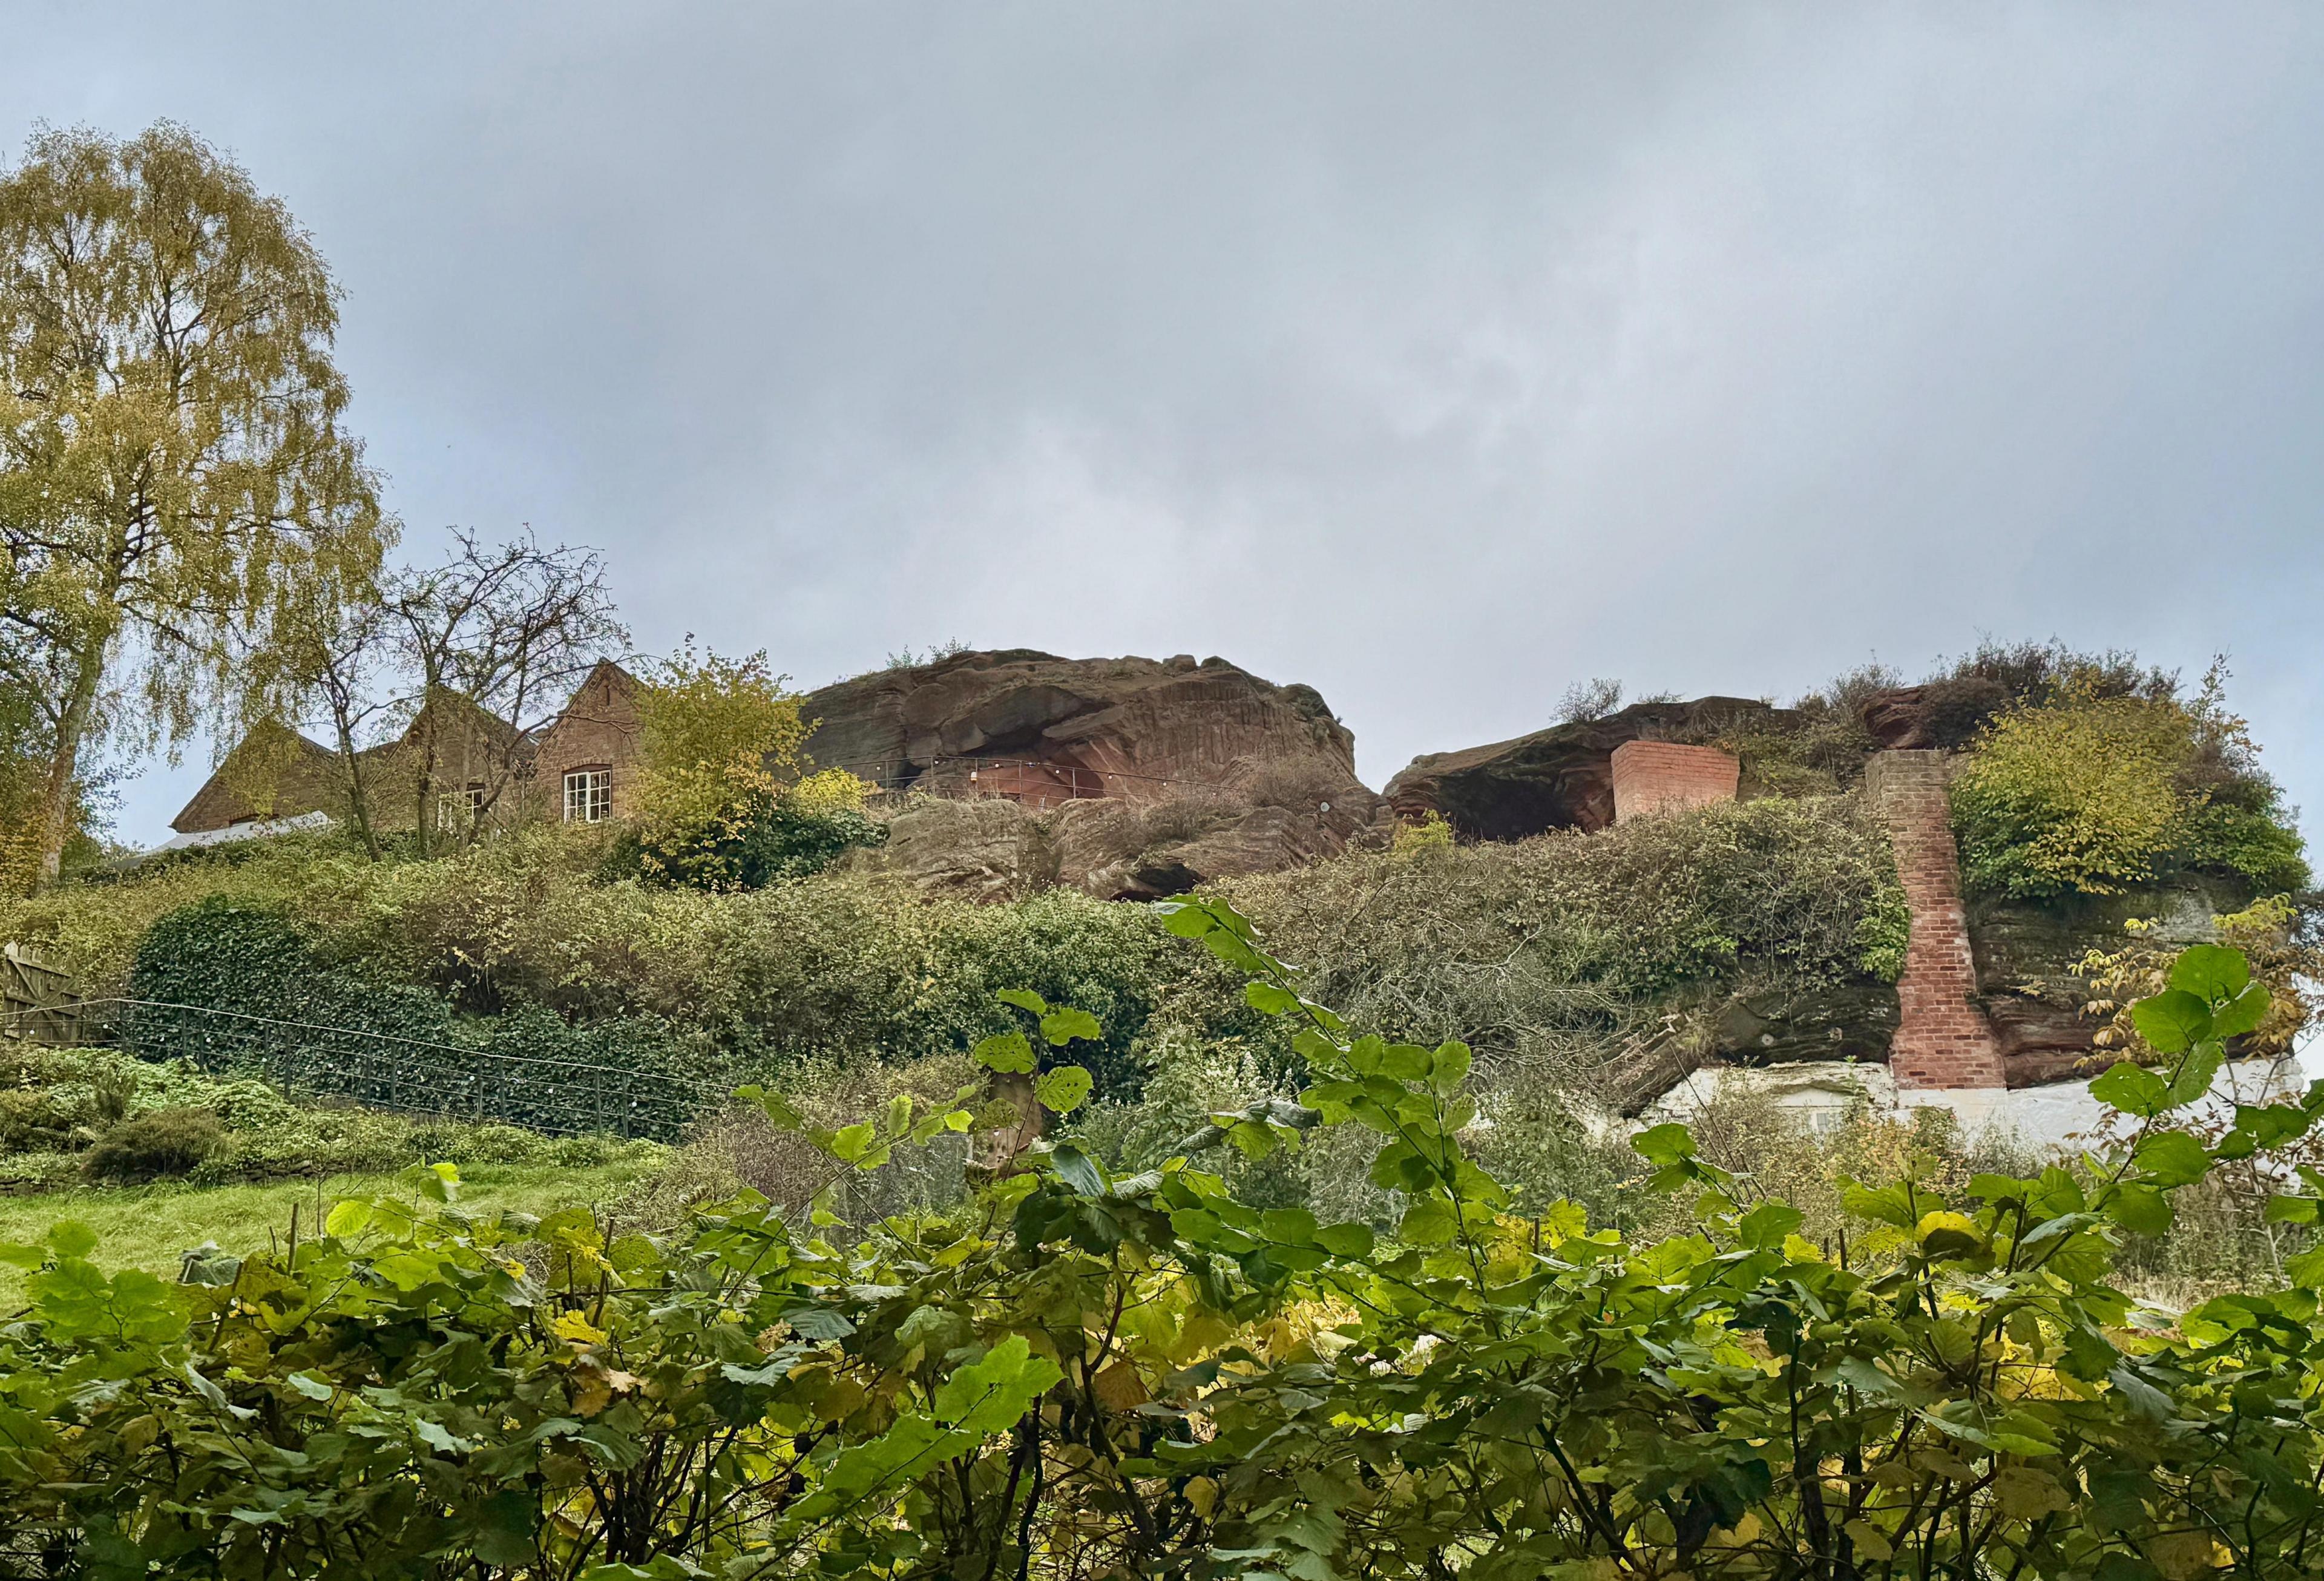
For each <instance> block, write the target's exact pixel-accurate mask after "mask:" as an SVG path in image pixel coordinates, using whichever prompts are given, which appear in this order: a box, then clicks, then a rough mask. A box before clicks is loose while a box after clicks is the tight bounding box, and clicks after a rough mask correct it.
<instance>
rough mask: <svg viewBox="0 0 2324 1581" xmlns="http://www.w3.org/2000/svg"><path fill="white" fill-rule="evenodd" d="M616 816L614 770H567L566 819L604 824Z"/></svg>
mask: <svg viewBox="0 0 2324 1581" xmlns="http://www.w3.org/2000/svg"><path fill="white" fill-rule="evenodd" d="M611 817H613V770H612V769H610V768H599V769H567V770H566V771H565V821H566V822H567V823H603V822H604V821H605V819H607V818H611Z"/></svg>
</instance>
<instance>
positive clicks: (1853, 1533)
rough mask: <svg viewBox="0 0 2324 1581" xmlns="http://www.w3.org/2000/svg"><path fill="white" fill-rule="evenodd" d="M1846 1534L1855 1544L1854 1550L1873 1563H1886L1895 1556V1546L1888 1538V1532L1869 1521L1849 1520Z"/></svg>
mask: <svg viewBox="0 0 2324 1581" xmlns="http://www.w3.org/2000/svg"><path fill="white" fill-rule="evenodd" d="M1848 1536H1849V1541H1851V1542H1853V1543H1854V1544H1855V1545H1856V1551H1857V1552H1858V1553H1859V1554H1861V1555H1863V1556H1864V1557H1865V1558H1867V1559H1870V1560H1872V1561H1873V1562H1874V1563H1875V1564H1886V1562H1887V1561H1888V1560H1890V1559H1893V1558H1895V1557H1896V1547H1895V1544H1894V1543H1892V1542H1890V1541H1889V1540H1888V1534H1887V1533H1886V1532H1885V1531H1883V1530H1880V1529H1879V1528H1878V1527H1877V1526H1875V1525H1873V1524H1872V1522H1870V1521H1849V1523H1848Z"/></svg>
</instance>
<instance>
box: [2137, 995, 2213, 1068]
mask: <svg viewBox="0 0 2324 1581" xmlns="http://www.w3.org/2000/svg"><path fill="white" fill-rule="evenodd" d="M2130 1020H2131V1024H2132V1025H2133V1026H2135V1027H2136V1028H2137V1029H2138V1035H2139V1036H2140V1037H2142V1038H2144V1039H2145V1040H2146V1041H2147V1046H2148V1047H2150V1048H2152V1049H2153V1050H2154V1051H2155V1052H2156V1053H2158V1054H2178V1053H2181V1052H2183V1051H2185V1050H2186V1049H2191V1048H2193V1047H2194V1046H2195V1045H2196V1044H2197V1043H2199V1042H2201V1041H2202V1040H2204V1039H2205V1038H2208V1037H2209V1036H2210V1035H2211V1007H2210V1005H2209V1003H2207V1002H2206V1001H2204V1000H2201V999H2199V998H2197V997H2196V996H2195V995H2194V994H2190V993H2188V992H2187V991H2186V990H2184V989H2183V988H2166V989H2164V990H2163V992H2162V993H2160V994H2155V995H2154V996H2153V997H2152V998H2150V999H2142V1000H2140V1001H2139V1002H2138V1003H2135V1004H2134V1005H2132V1006H2131V1007H2130Z"/></svg>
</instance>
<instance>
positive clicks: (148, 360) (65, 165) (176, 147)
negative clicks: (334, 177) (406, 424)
mask: <svg viewBox="0 0 2324 1581" xmlns="http://www.w3.org/2000/svg"><path fill="white" fill-rule="evenodd" d="M338 294H339V293H338V291H337V287H336V285H335V284H334V283H333V282H332V279H331V275H330V271H329V269H328V268H327V266H326V264H325V263H324V261H323V257H322V254H320V253H319V252H318V250H317V249H316V246H315V244H314V240H313V238H312V237H311V236H309V235H308V234H307V233H306V232H305V231H304V230H302V229H301V228H300V227H299V225H298V224H297V222H296V221H295V220H293V219H292V217H291V214H290V212H289V210H288V209H287V208H284V206H283V205H282V203H281V200H280V199H273V198H269V197H266V196H264V195H263V194H261V193H260V192H259V191H258V190H257V189H256V187H255V186H254V184H253V183H252V181H251V179H250V177H249V175H248V174H247V173H246V172H244V171H243V170H242V169H241V168H240V167H238V166H236V165H235V164H234V163H233V162H231V161H230V160H227V159H226V158H225V157H223V156H221V155H220V154H219V153H217V152H216V151H215V150H213V149H211V148H210V147H209V146H208V145H207V144H206V143H203V142H202V141H201V140H200V139H199V138H198V137H196V136H195V135H194V134H192V133H190V132H189V131H187V130H186V129H185V128H183V127H181V126H177V125H171V124H169V123H166V122H164V123H161V124H158V125H154V126H153V127H152V128H151V129H150V130H148V131H146V132H145V133H143V134H142V135H139V136H137V137H135V138H133V139H130V140H128V141H125V142H123V141H115V140H114V139H112V138H110V137H107V136H105V135H104V134H99V133H97V132H93V131H88V130H70V131H58V130H54V129H49V128H43V129H42V130H39V131H37V132H35V133H34V134H33V135H32V139H31V141H30V142H29V143H28V144H27V145H26V149H25V153H24V157H23V162H21V163H20V164H18V165H17V166H16V167H15V168H14V169H13V170H9V171H0V682H5V684H6V685H7V686H9V687H10V688H12V689H21V690H22V691H23V693H24V694H25V695H27V696H29V697H30V698H32V702H33V706H34V707H36V708H37V709H38V710H39V711H40V713H41V714H42V723H43V725H44V726H45V730H44V732H43V734H44V737H45V740H46V742H47V744H48V750H49V761H48V763H47V765H46V772H45V774H44V775H43V777H42V787H41V794H40V797H39V808H38V812H37V816H38V818H39V824H40V827H39V837H40V846H41V852H40V866H41V872H42V874H43V876H44V877H48V878H53V877H54V876H55V874H56V871H57V864H58V859H59V856H60V853H61V850H62V847H63V845H64V842H65V839H66V837H67V835H68V833H69V830H70V828H71V826H72V821H73V809H74V800H75V797H76V795H77V793H78V791H77V787H78V785H79V784H80V782H81V781H82V777H83V775H84V773H85V760H86V759H87V758H88V755H89V754H90V753H91V751H92V748H93V747H95V746H96V745H97V744H99V743H101V742H102V741H103V740H104V739H105V738H106V736H107V735H108V734H111V735H115V736H117V737H119V738H121V739H123V740H124V741H125V742H127V743H130V744H139V745H153V744H168V745H169V746H171V748H172V749H173V750H174V748H175V747H176V746H177V744H180V743H181V742H183V741H184V740H185V739H186V738H187V737H188V736H189V735H191V734H192V733H193V731H194V730H195V729H196V728H197V727H198V726H199V725H200V724H201V723H202V722H204V721H205V720H206V719H216V718H220V717H225V716H226V715H227V714H228V713H229V712H230V711H237V712H240V713H242V714H244V716H247V715H248V714H249V713H252V712H255V711H258V710H256V709H254V708H253V707H252V706H251V702H250V698H249V697H248V693H249V692H250V691H251V690H252V689H254V688H281V689H284V690H285V691H286V693H287V692H288V691H289V690H290V689H292V688H293V687H294V686H295V685H296V684H297V682H298V681H299V679H300V678H298V677H296V676H295V675H294V674H292V673H291V670H292V668H293V667H291V666H288V665H285V664H284V663H282V662H281V654H282V652H283V651H284V648H285V638H286V634H287V632H286V628H287V626H288V625H289V624H291V623H293V622H294V621H295V620H296V619H297V618H298V616H297V613H296V612H297V611H298V609H299V608H300V605H301V602H302V599H303V600H305V601H309V602H310V601H311V599H312V597H313V592H314V589H315V588H317V587H327V588H331V589H335V590H337V591H336V592H335V593H334V594H333V596H345V597H352V598H364V597H369V596H372V593H371V589H372V585H373V581H374V577H375V575H376V572H377V569H378V567H379V563H380V558H381V555H382V554H383V551H384V550H385V549H386V547H387V546H388V544H389V543H390V542H392V539H393V535H394V529H393V524H392V522H390V521H389V520H388V519H386V518H384V517H383V515H382V513H381V511H380V506H379V500H378V493H377V486H376V480H375V478H374V475H373V474H372V473H371V472H370V471H369V470H368V469H367V468H366V467H364V460H363V448H362V446H361V445H360V443H359V442H357V441H356V440H355V439H354V438H353V437H351V436H350V435H349V434H348V432H347V431H346V427H345V424H344V417H345V413H346V403H347V385H346V380H345V379H344V378H343V377H342V376H341V374H340V373H339V370H338V368H337V366H336V365H335V364H334V363H333V361H332V345H333V338H334V336H335V334H336V332H337V328H338ZM236 705H239V707H238V708H237V707H235V706H236Z"/></svg>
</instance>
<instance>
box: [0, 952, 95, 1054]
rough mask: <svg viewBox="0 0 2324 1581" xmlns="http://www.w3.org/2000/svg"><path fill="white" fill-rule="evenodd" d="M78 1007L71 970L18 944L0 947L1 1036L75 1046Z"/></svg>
mask: <svg viewBox="0 0 2324 1581" xmlns="http://www.w3.org/2000/svg"><path fill="white" fill-rule="evenodd" d="M80 1011H81V1006H80V995H78V994H75V993H74V992H73V985H72V974H71V973H69V972H68V971H66V970H64V969H63V968H62V967H60V966H48V965H46V964H44V963H43V962H42V960H41V959H40V957H37V956H35V955H33V954H32V951H30V950H28V949H26V948H24V947H23V945H21V944H11V945H8V946H5V948H0V1038H22V1039H24V1040H28V1041H30V1042H34V1043H43V1044H46V1045H47V1046H48V1047H50V1048H51V1049H70V1048H75V1047H77V1046H78V1044H79V1042H80V1019H81V1016H80Z"/></svg>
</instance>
